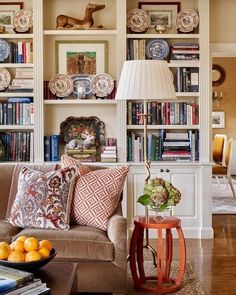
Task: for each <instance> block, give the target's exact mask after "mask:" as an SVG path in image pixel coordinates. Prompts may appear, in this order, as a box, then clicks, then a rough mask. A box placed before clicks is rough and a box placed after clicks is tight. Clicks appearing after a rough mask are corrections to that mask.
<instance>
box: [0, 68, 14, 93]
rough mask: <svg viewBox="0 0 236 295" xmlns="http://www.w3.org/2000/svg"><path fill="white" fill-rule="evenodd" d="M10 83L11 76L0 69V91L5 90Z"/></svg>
mask: <svg viewBox="0 0 236 295" xmlns="http://www.w3.org/2000/svg"><path fill="white" fill-rule="evenodd" d="M10 82H11V75H10V73H9V72H8V70H7V69H5V68H0V91H1V90H3V89H5V88H7V87H8V86H9V84H10Z"/></svg>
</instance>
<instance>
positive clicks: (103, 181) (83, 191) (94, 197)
mask: <svg viewBox="0 0 236 295" xmlns="http://www.w3.org/2000/svg"><path fill="white" fill-rule="evenodd" d="M128 170H129V169H128V166H123V167H119V168H112V169H102V170H95V171H91V172H89V173H87V174H85V175H83V176H81V177H80V178H78V179H77V180H76V184H75V189H74V198H73V200H72V206H71V221H72V222H74V223H76V224H81V225H90V226H94V227H97V228H100V229H102V230H106V228H107V222H108V218H109V217H110V216H111V215H112V214H113V212H114V211H115V209H116V207H117V205H118V203H119V200H120V195H121V192H122V189H123V185H124V182H125V178H126V175H127V173H128Z"/></svg>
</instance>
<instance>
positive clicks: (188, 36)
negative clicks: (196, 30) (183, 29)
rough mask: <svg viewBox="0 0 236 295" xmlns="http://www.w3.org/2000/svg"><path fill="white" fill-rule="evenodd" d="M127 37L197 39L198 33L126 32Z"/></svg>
mask: <svg viewBox="0 0 236 295" xmlns="http://www.w3.org/2000/svg"><path fill="white" fill-rule="evenodd" d="M126 37H127V38H128V39H156V38H162V39H199V38H200V35H199V34H155V33H154V34H149V33H146V34H127V35H126Z"/></svg>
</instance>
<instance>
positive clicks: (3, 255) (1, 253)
mask: <svg viewBox="0 0 236 295" xmlns="http://www.w3.org/2000/svg"><path fill="white" fill-rule="evenodd" d="M9 253H10V250H9V249H8V247H7V246H6V245H1V246H0V259H7V257H8V255H9Z"/></svg>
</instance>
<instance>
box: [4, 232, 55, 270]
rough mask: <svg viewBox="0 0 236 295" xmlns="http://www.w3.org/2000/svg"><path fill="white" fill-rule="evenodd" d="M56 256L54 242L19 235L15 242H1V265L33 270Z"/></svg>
mask: <svg viewBox="0 0 236 295" xmlns="http://www.w3.org/2000/svg"><path fill="white" fill-rule="evenodd" d="M55 256H56V251H55V249H54V248H53V245H52V242H51V241H49V240H38V239H37V238H35V237H26V236H19V237H18V238H17V239H16V240H15V241H14V242H12V243H11V244H8V243H7V242H0V265H5V266H8V267H13V268H17V269H21V270H26V271H33V270H35V269H38V268H40V267H42V266H44V265H46V264H47V263H48V262H49V261H50V260H52V259H53V258H54V257H55Z"/></svg>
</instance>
